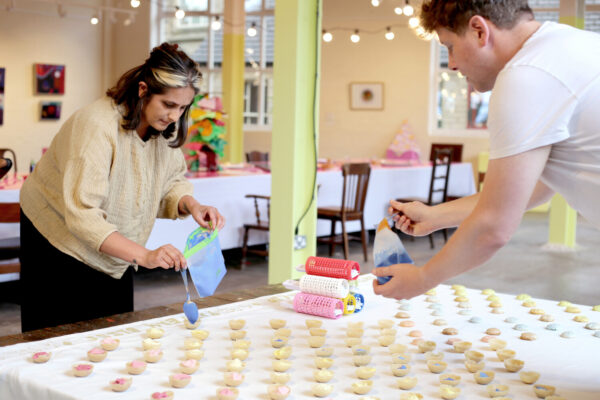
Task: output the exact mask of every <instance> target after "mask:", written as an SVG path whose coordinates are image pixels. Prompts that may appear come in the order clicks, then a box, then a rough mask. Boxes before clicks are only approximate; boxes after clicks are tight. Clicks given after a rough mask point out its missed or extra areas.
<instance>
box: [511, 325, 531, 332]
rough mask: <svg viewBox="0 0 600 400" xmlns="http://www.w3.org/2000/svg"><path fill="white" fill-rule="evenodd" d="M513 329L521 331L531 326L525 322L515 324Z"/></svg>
mask: <svg viewBox="0 0 600 400" xmlns="http://www.w3.org/2000/svg"><path fill="white" fill-rule="evenodd" d="M513 329H514V330H515V331H519V332H523V331H526V330H528V329H529V327H528V326H527V325H525V324H516V325H515V326H513Z"/></svg>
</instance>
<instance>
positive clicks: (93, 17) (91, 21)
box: [90, 14, 100, 25]
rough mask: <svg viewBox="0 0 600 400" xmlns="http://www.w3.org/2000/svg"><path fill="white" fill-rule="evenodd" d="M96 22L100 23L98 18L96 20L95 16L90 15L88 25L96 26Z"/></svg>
mask: <svg viewBox="0 0 600 400" xmlns="http://www.w3.org/2000/svg"><path fill="white" fill-rule="evenodd" d="M98 22H100V18H98V16H97V15H96V14H94V15H92V18H90V24H92V25H98Z"/></svg>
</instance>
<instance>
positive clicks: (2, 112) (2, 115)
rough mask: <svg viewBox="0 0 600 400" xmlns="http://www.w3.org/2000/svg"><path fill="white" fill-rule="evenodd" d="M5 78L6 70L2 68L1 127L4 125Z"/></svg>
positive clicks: (0, 88) (0, 74) (0, 79)
mask: <svg viewBox="0 0 600 400" xmlns="http://www.w3.org/2000/svg"><path fill="white" fill-rule="evenodd" d="M4 76H5V69H4V68H0V125H2V124H3V123H4Z"/></svg>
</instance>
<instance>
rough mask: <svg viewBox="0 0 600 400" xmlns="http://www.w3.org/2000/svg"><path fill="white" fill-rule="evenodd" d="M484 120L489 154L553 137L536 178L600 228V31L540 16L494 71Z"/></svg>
mask: <svg viewBox="0 0 600 400" xmlns="http://www.w3.org/2000/svg"><path fill="white" fill-rule="evenodd" d="M488 128H489V131H490V158H492V159H493V158H502V157H507V156H511V155H515V154H519V153H523V152H525V151H528V150H532V149H535V148H538V147H541V146H546V145H552V149H551V151H550V156H549V159H548V162H547V164H546V166H545V168H544V171H543V172H542V177H541V180H542V182H544V183H545V184H546V185H548V186H549V187H550V188H551V189H553V190H554V191H556V192H558V193H560V194H561V195H562V196H563V197H564V198H565V199H566V200H567V202H568V203H569V204H570V205H571V206H572V207H573V208H575V209H576V210H577V211H578V212H580V213H581V215H583V216H584V217H585V218H586V219H587V220H588V221H590V222H591V223H593V224H594V225H595V226H596V227H598V228H600V205H598V204H597V203H598V202H599V201H600V35H598V34H596V33H592V32H586V31H583V30H579V29H575V28H572V27H570V26H567V25H562V24H557V23H554V22H546V23H544V24H542V26H541V27H540V28H539V29H538V30H537V31H536V32H535V33H534V34H533V35H532V36H531V37H530V38H529V39H528V40H527V41H526V42H525V44H524V45H523V47H522V48H521V49H520V50H519V51H518V52H517V54H515V56H514V57H513V58H512V59H511V60H510V61H509V62H508V63H507V64H506V65H505V67H504V68H503V69H502V71H501V72H500V73H499V74H498V77H497V79H496V82H495V85H494V89H493V91H492V96H491V99H490V111H489V119H488ZM515 179H518V177H515Z"/></svg>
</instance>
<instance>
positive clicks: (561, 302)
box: [558, 300, 571, 307]
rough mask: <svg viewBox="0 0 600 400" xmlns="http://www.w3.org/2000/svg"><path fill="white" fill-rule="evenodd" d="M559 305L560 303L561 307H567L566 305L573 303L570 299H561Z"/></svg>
mask: <svg viewBox="0 0 600 400" xmlns="http://www.w3.org/2000/svg"><path fill="white" fill-rule="evenodd" d="M558 305H559V306H560V307H566V306H570V305H571V302H570V301H567V300H561V301H559V302H558Z"/></svg>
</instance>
